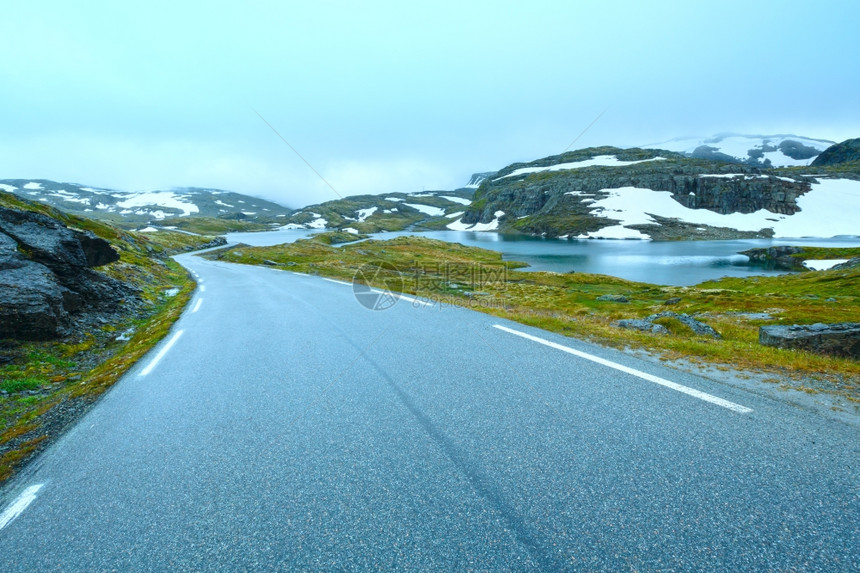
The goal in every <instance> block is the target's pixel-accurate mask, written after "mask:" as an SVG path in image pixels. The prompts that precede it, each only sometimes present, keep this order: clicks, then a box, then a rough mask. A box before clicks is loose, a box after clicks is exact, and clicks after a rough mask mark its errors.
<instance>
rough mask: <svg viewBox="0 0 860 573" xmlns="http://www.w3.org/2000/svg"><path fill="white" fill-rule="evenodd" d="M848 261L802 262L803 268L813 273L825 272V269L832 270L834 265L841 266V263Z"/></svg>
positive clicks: (816, 260) (822, 260)
mask: <svg viewBox="0 0 860 573" xmlns="http://www.w3.org/2000/svg"><path fill="white" fill-rule="evenodd" d="M847 262H848V259H814V260H808V261H803V266H805V267H806V268H808V269H812V270H813V271H826V270H827V269H832V268H833V267H835V266H836V265H841V264H842V263H847Z"/></svg>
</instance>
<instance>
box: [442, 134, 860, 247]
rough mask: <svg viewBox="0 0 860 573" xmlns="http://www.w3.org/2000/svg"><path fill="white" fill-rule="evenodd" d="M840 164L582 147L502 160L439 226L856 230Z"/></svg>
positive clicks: (646, 234) (703, 233)
mask: <svg viewBox="0 0 860 573" xmlns="http://www.w3.org/2000/svg"><path fill="white" fill-rule="evenodd" d="M836 171H839V173H838V175H837V174H835V173H836ZM845 171H846V170H844V169H842V170H840V168H838V167H837V168H835V171H834V174H833V175H831V174H830V173H828V171H827V170H826V169H825V170H822V169H821V168H819V169H817V170H815V171H814V172H810V170H809V168H799V167H794V168H783V169H764V168H761V167H755V166H752V165H745V164H739V163H728V162H724V161H716V160H711V159H697V158H692V157H688V156H686V155H684V154H681V153H675V152H670V151H665V150H655V149H619V148H615V147H599V148H589V149H582V150H578V151H574V152H570V153H565V154H563V155H557V156H552V157H546V158H543V159H540V160H537V161H533V162H530V163H516V164H513V165H509V166H508V167H505V168H504V169H502V170H500V171H499V172H498V173H496V174H495V175H493V176H491V177H490V178H488V179H486V180H484V181H483V182H482V183H481V185H480V187H479V189H478V190H477V191H476V193H475V198H474V201H473V203H472V204H471V205H470V206H469V207H468V208H467V209H466V211H465V213H464V214H463V216H462V217H460V218H458V219H456V220H455V221H453V222H451V223H450V224H448V225H447V227H448V228H449V229H454V230H470V231H488V230H499V231H503V232H504V231H508V232H522V233H528V234H534V235H545V236H550V237H570V238H632V239H647V238H652V239H663V240H671V239H729V238H753V237H771V236H782V237H797V236H824V237H830V236H834V235H842V234H846V235H857V234H860V225H858V223H857V222H856V216H855V215H856V213H857V212H860V174H858V172H856V171H853V172H852V171H851V170H847V171H848V172H847V173H846V172H845Z"/></svg>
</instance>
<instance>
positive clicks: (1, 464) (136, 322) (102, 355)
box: [0, 193, 213, 483]
mask: <svg viewBox="0 0 860 573" xmlns="http://www.w3.org/2000/svg"><path fill="white" fill-rule="evenodd" d="M0 204H2V205H4V206H8V207H12V208H18V209H25V210H31V211H39V212H42V213H45V214H48V215H50V216H52V217H54V218H56V219H59V220H61V221H63V222H64V223H65V224H66V225H68V226H69V227H73V228H78V229H84V230H89V231H92V232H93V233H95V234H96V235H98V236H100V237H102V238H104V239H106V240H108V241H109V242H110V243H111V244H112V246H113V247H114V248H115V249H117V250H118V251H119V252H120V260H119V261H117V262H114V263H111V264H109V265H106V266H104V267H99V268H98V269H97V270H98V271H99V272H103V273H105V274H107V275H109V276H112V277H114V278H117V279H120V280H122V281H125V282H127V283H130V284H132V285H134V286H135V287H136V288H137V289H138V293H139V294H138V297H139V299H140V301H137V302H136V303H135V304H133V305H129V308H131V309H133V310H130V311H129V312H128V313H127V314H125V315H124V318H122V319H121V320H120V321H119V322H113V323H105V324H100V325H99V326H97V327H93V328H91V329H89V330H87V331H84V332H77V333H75V334H74V335H72V336H69V337H67V338H65V339H62V340H56V341H48V342H20V341H15V340H0V483H2V482H4V481H5V480H7V479H8V478H9V477H11V476H12V475H13V474H14V472H15V471H16V470H17V469H19V468H20V467H22V465H23V464H24V463H25V462H26V461H27V460H28V459H30V458H32V457H33V456H34V455H35V454H36V453H38V452H39V451H40V450H42V449H44V448H45V447H46V446H47V445H49V444H50V443H51V442H52V441H53V440H54V439H56V438H57V437H59V436H60V435H61V434H62V432H63V430H64V429H65V428H67V427H68V426H69V425H70V424H71V423H73V422H74V421H75V420H77V419H78V418H79V417H80V416H81V415H82V414H83V413H84V412H85V411H86V410H87V409H88V408H89V406H90V405H92V404H93V403H94V402H95V401H96V400H97V398H98V397H99V396H100V395H101V394H103V393H104V392H105V391H106V390H107V389H108V388H110V387H111V385H113V384H114V382H116V381H117V380H118V379H119V378H120V376H122V374H123V373H125V372H126V371H127V370H128V369H129V368H130V367H131V366H132V365H133V364H134V363H135V361H137V360H138V359H140V358H141V357H142V356H143V355H144V354H145V353H146V352H147V351H149V350H150V349H151V348H152V347H153V346H154V345H155V344H156V343H157V342H158V341H159V340H160V339H161V338H162V337H163V336H164V335H165V334H166V333H167V331H168V330H169V329H170V326H171V325H172V324H173V323H174V322H175V321H176V319H177V318H179V316H180V314H181V313H182V310H183V309H184V308H185V306H186V304H187V302H188V300H189V299H190V297H191V295H192V293H193V291H194V288H195V284H194V282H193V281H192V280H191V278H190V276H189V275H188V273H187V271H185V269H183V268H182V267H181V266H180V265H178V264H177V263H176V262H175V261H173V260H172V259H170V257H169V255H171V254H173V253H176V252H182V251H185V250H189V249H193V248H198V247H200V246H202V245H204V244H206V243H208V242H211V241H212V240H213V237H199V236H192V235H187V234H183V233H163V232H159V233H129V232H125V231H122V230H120V229H117V228H115V227H112V226H109V225H106V224H104V223H101V222H98V221H92V220H88V219H82V218H78V217H74V216H70V215H67V214H64V213H61V212H59V211H55V210H53V209H51V208H49V207H46V206H44V205H38V204H34V203H30V202H26V201H22V200H20V199H17V198H15V197H14V196H12V195H10V194H6V193H0Z"/></svg>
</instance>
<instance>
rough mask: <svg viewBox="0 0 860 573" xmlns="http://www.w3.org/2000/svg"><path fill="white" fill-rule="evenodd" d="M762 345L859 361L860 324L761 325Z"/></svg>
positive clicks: (760, 339)
mask: <svg viewBox="0 0 860 573" xmlns="http://www.w3.org/2000/svg"><path fill="white" fill-rule="evenodd" d="M758 341H759V344H761V345H763V346H774V347H777V348H790V349H795V350H806V351H809V352H814V353H816V354H828V355H831V356H842V357H845V358H854V359H860V323H858V322H842V323H836V324H822V323H816V324H812V325H799V324H795V325H791V326H781V325H771V326H762V327H761V328H759V331H758Z"/></svg>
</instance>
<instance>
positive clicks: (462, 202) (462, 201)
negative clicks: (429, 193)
mask: <svg viewBox="0 0 860 573" xmlns="http://www.w3.org/2000/svg"><path fill="white" fill-rule="evenodd" d="M439 198H440V199H447V200H448V201H451V202H452V203H459V204H460V205H471V204H472V201H470V200H469V199H466V198H465V197H450V196H448V195H440V196H439Z"/></svg>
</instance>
